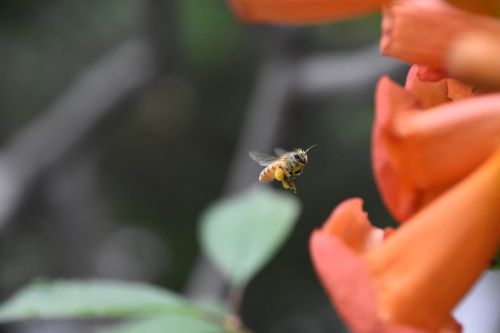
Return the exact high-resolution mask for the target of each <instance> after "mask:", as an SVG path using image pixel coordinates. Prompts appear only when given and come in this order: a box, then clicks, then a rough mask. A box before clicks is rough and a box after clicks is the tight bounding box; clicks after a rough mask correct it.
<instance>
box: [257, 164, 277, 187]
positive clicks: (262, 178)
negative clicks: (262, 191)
mask: <svg viewBox="0 0 500 333" xmlns="http://www.w3.org/2000/svg"><path fill="white" fill-rule="evenodd" d="M276 168H277V166H276V165H273V164H271V165H268V166H267V167H265V169H264V170H262V172H261V173H260V175H259V182H261V183H268V182H271V181H273V180H274V173H275V171H276Z"/></svg>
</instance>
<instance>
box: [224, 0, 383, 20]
mask: <svg viewBox="0 0 500 333" xmlns="http://www.w3.org/2000/svg"><path fill="white" fill-rule="evenodd" d="M390 2H391V0H349V1H346V0H229V4H230V5H231V7H232V8H233V10H234V12H235V13H236V14H237V15H238V16H239V17H240V19H242V20H243V21H249V22H268V23H294V24H297V23H311V22H320V21H327V20H332V19H334V18H345V17H352V16H356V15H360V14H364V13H368V12H371V11H375V10H378V9H380V7H381V6H382V5H384V4H387V3H390Z"/></svg>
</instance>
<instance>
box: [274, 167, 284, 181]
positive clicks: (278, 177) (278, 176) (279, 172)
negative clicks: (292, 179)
mask: <svg viewBox="0 0 500 333" xmlns="http://www.w3.org/2000/svg"><path fill="white" fill-rule="evenodd" d="M274 178H276V180H279V181H280V182H282V181H283V179H285V171H284V170H283V169H282V168H277V169H276V171H274Z"/></svg>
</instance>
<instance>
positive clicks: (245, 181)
mask: <svg viewBox="0 0 500 333" xmlns="http://www.w3.org/2000/svg"><path fill="white" fill-rule="evenodd" d="M290 73H292V70H291V66H290V63H289V61H288V60H286V59H282V58H279V57H271V58H270V59H269V60H268V61H266V62H265V63H264V64H263V65H262V66H261V68H260V70H259V74H258V77H257V81H256V85H255V90H254V92H253V95H252V97H251V99H250V103H249V106H248V110H247V115H246V118H245V120H244V123H243V128H242V130H241V135H240V139H239V142H238V145H237V149H236V153H235V155H234V157H233V159H232V161H231V164H230V168H229V176H228V179H227V182H226V186H225V189H224V194H225V195H229V194H233V193H235V192H238V191H240V190H243V189H245V188H246V187H248V186H249V185H250V184H251V183H253V182H255V179H256V174H255V172H253V171H254V168H255V165H254V164H253V163H251V161H249V157H248V152H249V151H250V150H251V149H261V150H263V151H268V150H269V149H271V145H272V143H273V141H274V140H273V139H274V133H275V132H276V129H277V127H278V125H279V122H280V118H281V117H282V116H283V114H284V111H285V109H286V104H287V103H286V102H287V99H288V97H289V92H290V86H291V83H292V75H291V74H290ZM226 292H227V284H226V281H225V280H224V278H223V277H222V276H221V275H220V273H219V272H218V271H217V270H216V269H215V268H214V267H213V265H212V264H211V263H210V262H209V261H208V260H207V259H206V258H205V257H203V256H201V257H200V258H199V259H198V261H197V262H196V264H195V266H194V269H193V271H192V274H191V276H190V278H189V280H188V282H187V285H186V287H185V293H186V294H187V295H188V296H190V297H192V298H202V299H208V300H216V301H217V300H218V301H222V300H224V299H225V297H226Z"/></svg>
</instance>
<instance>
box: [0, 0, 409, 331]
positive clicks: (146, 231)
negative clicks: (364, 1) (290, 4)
mask: <svg viewBox="0 0 500 333" xmlns="http://www.w3.org/2000/svg"><path fill="white" fill-rule="evenodd" d="M379 36H380V16H379V15H377V14H374V15H371V16H367V17H364V18H362V19H355V20H349V21H340V22H335V23H328V24H319V25H314V26H308V27H298V26H267V25H253V26H248V25H244V24H242V23H240V22H238V20H237V19H236V18H235V17H234V16H233V15H232V13H231V12H230V9H229V8H228V6H227V4H226V3H225V2H224V1H223V0H86V1H80V0H3V1H1V2H0V140H1V147H0V299H1V300H4V299H5V298H6V297H8V296H9V295H11V294H12V293H13V292H14V291H16V290H17V289H18V288H20V287H22V286H24V285H26V284H27V283H29V282H31V281H33V280H34V279H36V278H39V277H49V278H50V277H63V278H96V277H97V278H117V279H126V280H135V281H144V282H151V283H154V284H157V285H161V286H164V287H167V288H170V289H172V290H175V291H178V292H181V293H185V294H187V295H189V296H192V297H203V296H210V295H212V296H213V295H214V294H216V293H217V289H218V288H221V280H220V276H218V274H217V273H216V272H214V270H213V268H212V267H211V266H210V265H208V264H207V263H206V262H205V261H204V260H203V258H202V257H200V254H199V245H198V241H197V223H198V218H199V216H200V214H201V213H202V211H203V210H204V209H205V208H206V207H208V205H210V204H211V203H213V202H214V201H215V200H217V199H220V198H222V197H226V196H230V195H233V194H235V193H238V192H240V191H242V190H244V189H246V188H248V187H249V186H252V185H255V184H256V183H257V176H258V173H259V172H260V167H259V166H258V165H257V164H255V163H254V162H253V161H252V160H251V159H250V158H249V157H248V151H249V150H260V151H264V152H267V153H271V152H272V149H273V148H274V147H283V148H286V149H293V148H295V147H303V148H305V147H308V146H310V145H312V144H318V146H317V147H316V148H314V149H313V150H312V151H311V152H310V154H309V160H310V164H309V166H308V167H307V169H306V170H305V172H304V174H303V175H302V176H300V177H299V178H298V179H297V182H296V183H297V186H298V193H297V197H298V198H299V199H300V201H301V202H302V207H303V209H302V214H301V218H300V221H299V223H298V225H297V227H296V228H295V230H294V231H293V234H292V236H291V238H290V239H289V240H288V241H287V243H286V245H285V246H284V248H282V249H281V250H280V252H279V253H278V255H277V256H276V257H275V258H274V259H273V260H272V262H271V263H270V264H269V265H268V266H267V267H266V269H265V270H264V271H262V272H261V273H260V274H259V276H258V277H257V278H256V279H255V280H254V281H253V282H252V283H251V285H250V287H249V288H248V289H247V291H246V294H245V298H244V300H243V304H242V309H241V311H242V317H243V320H244V321H245V323H246V324H247V325H248V326H249V327H250V328H252V329H253V330H254V331H255V332H269V333H281V332H287V333H293V332H308V333H321V332H343V331H344V330H343V328H342V326H341V324H340V323H339V321H338V319H337V317H336V315H335V313H334V312H333V310H332V309H331V307H330V305H329V302H328V300H327V298H326V296H325V295H324V293H323V290H322V289H321V287H320V285H319V283H318V281H317V279H316V277H315V275H314V272H313V270H312V267H311V262H310V259H309V254H308V237H309V234H310V233H311V231H312V230H313V229H314V228H316V227H318V226H320V225H321V224H322V222H323V221H324V220H325V218H326V217H327V216H328V215H329V213H330V211H331V209H332V208H333V207H334V206H335V205H336V204H337V203H339V202H340V201H341V200H343V199H345V198H348V197H352V196H360V197H362V198H363V199H364V200H365V209H366V210H367V211H368V212H369V213H370V218H371V220H372V221H374V222H375V223H377V224H379V225H388V224H391V223H392V221H391V218H390V217H389V216H388V214H387V213H386V211H385V210H384V208H383V206H382V204H381V201H380V198H379V196H378V194H377V191H376V188H375V185H374V182H373V177H372V173H371V168H370V135H371V133H370V129H371V124H372V120H373V90H374V86H375V82H376V80H377V78H378V77H379V76H380V75H381V74H382V73H387V74H389V75H391V77H393V78H394V79H396V80H398V81H400V82H401V80H402V78H403V75H404V71H405V66H403V65H402V64H400V63H398V62H396V61H394V60H391V59H384V58H382V57H381V56H380V55H378V52H377V43H378V38H379ZM261 186H264V185H261ZM276 187H277V186H276ZM290 195H292V194H290ZM332 260H333V259H332ZM0 331H1V332H59V331H60V332H85V331H90V327H89V325H87V324H85V323H78V324H73V323H64V324H61V323H47V324H46V325H45V326H43V325H39V324H38V325H30V324H16V325H8V326H4V327H2V328H0Z"/></svg>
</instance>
